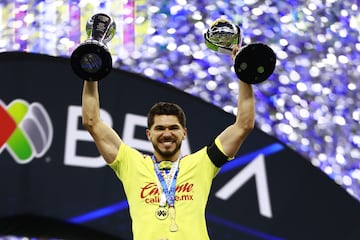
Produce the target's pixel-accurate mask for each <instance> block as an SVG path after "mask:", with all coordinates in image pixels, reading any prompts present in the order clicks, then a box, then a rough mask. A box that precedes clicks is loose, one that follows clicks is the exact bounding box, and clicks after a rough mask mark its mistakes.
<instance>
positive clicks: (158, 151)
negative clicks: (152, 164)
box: [153, 142, 181, 159]
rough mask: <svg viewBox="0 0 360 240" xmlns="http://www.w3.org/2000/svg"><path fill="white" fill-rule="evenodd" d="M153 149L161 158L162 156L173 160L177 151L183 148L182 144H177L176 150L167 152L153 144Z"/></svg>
mask: <svg viewBox="0 0 360 240" xmlns="http://www.w3.org/2000/svg"><path fill="white" fill-rule="evenodd" d="M153 147H154V150H155V152H157V153H158V154H159V155H160V156H162V157H163V158H164V159H171V157H173V156H174V155H175V154H176V153H177V151H178V150H179V149H180V148H181V142H180V143H176V147H175V149H174V150H172V151H170V150H165V151H162V150H161V149H160V148H159V147H158V146H157V145H156V144H154V143H153Z"/></svg>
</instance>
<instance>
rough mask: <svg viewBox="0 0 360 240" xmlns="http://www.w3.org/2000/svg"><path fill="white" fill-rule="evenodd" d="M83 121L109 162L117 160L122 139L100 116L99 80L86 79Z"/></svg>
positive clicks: (83, 96) (83, 98)
mask: <svg viewBox="0 0 360 240" xmlns="http://www.w3.org/2000/svg"><path fill="white" fill-rule="evenodd" d="M82 123H83V126H84V127H85V128H86V129H87V130H88V131H89V133H90V134H91V136H92V137H93V139H94V141H95V144H96V147H97V149H98V150H99V152H100V154H101V155H102V156H103V158H104V159H105V161H106V162H107V163H112V162H113V161H114V160H115V157H116V154H117V152H118V150H119V147H120V143H121V139H120V137H119V135H118V134H117V133H116V132H115V131H114V129H112V128H111V127H109V126H108V125H107V124H106V123H105V122H104V121H102V120H101V118H100V103H99V92H98V82H97V81H84V87H83V94H82Z"/></svg>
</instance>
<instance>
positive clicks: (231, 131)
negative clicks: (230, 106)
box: [219, 48, 255, 157]
mask: <svg viewBox="0 0 360 240" xmlns="http://www.w3.org/2000/svg"><path fill="white" fill-rule="evenodd" d="M237 50H238V49H237V48H235V49H234V51H233V56H232V57H233V59H234V57H235V54H236V52H237ZM254 125H255V98H254V93H253V88H252V85H249V84H247V83H244V82H242V81H240V83H239V96H238V103H237V114H236V120H235V123H234V124H232V125H230V126H229V127H227V128H226V129H225V130H224V131H223V132H222V133H221V134H220V135H219V138H220V142H221V145H222V147H223V150H224V151H225V153H226V155H227V156H229V157H234V156H235V155H236V153H237V152H238V151H239V149H240V147H241V145H242V143H243V142H244V140H245V139H246V137H247V136H248V135H249V133H250V132H251V131H252V129H253V128H254Z"/></svg>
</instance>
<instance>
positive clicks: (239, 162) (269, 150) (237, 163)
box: [219, 143, 284, 174]
mask: <svg viewBox="0 0 360 240" xmlns="http://www.w3.org/2000/svg"><path fill="white" fill-rule="evenodd" d="M283 149H284V146H283V145H281V144H279V143H274V144H271V145H269V146H266V147H264V148H261V149H258V150H256V151H254V152H251V153H248V154H246V155H243V156H240V157H237V158H235V159H234V160H232V161H230V162H228V163H227V164H225V165H224V166H223V167H222V168H221V170H220V172H219V174H223V173H226V172H228V171H231V170H233V169H235V168H238V167H241V166H243V165H245V164H247V163H249V162H251V161H252V160H253V159H254V158H255V157H257V156H258V155H260V154H263V155H264V156H268V155H271V154H274V153H277V152H279V151H281V150H283Z"/></svg>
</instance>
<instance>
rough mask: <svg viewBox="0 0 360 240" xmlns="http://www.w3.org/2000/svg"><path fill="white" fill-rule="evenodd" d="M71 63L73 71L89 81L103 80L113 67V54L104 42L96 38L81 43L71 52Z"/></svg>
mask: <svg viewBox="0 0 360 240" xmlns="http://www.w3.org/2000/svg"><path fill="white" fill-rule="evenodd" d="M70 63H71V67H72V70H73V72H74V73H75V74H76V75H77V76H78V77H80V78H81V79H82V80H87V81H98V80H101V79H103V78H104V77H106V76H107V75H108V74H109V73H110V72H111V69H112V58H111V54H110V53H109V51H108V50H107V48H106V46H105V45H104V44H102V43H100V42H98V41H94V40H90V41H87V42H84V43H82V44H80V45H79V47H77V48H76V49H75V50H74V52H73V53H72V54H71V57H70Z"/></svg>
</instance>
